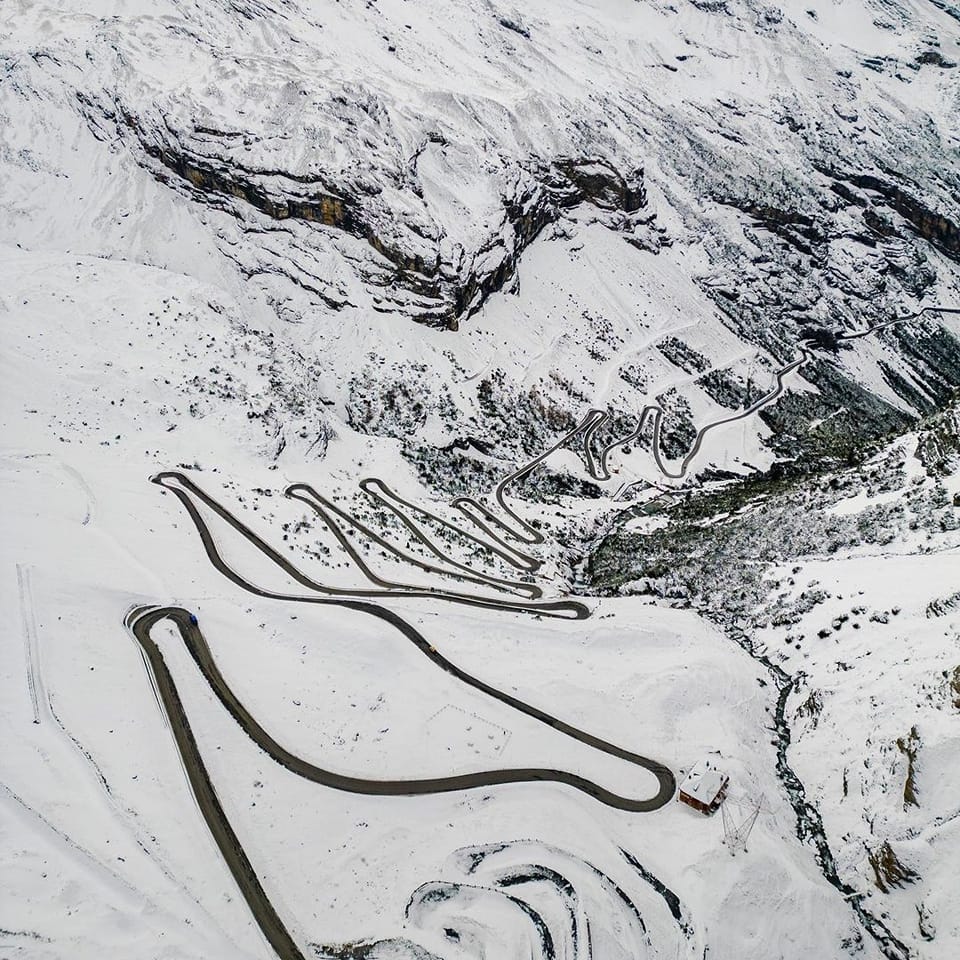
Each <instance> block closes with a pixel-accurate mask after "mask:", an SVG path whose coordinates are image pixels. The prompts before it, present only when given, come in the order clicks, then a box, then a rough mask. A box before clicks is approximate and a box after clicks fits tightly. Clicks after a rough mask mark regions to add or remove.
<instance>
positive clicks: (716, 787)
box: [677, 758, 730, 816]
mask: <svg viewBox="0 0 960 960" xmlns="http://www.w3.org/2000/svg"><path fill="white" fill-rule="evenodd" d="M729 783H730V778H729V777H728V776H727V775H726V774H725V773H724V772H723V771H722V770H721V769H720V768H719V767H718V766H717V765H716V763H714V761H713V760H710V759H709V758H707V759H704V760H700V761H698V762H697V763H696V764H694V766H693V769H692V770H691V771H690V772H689V773H688V774H687V775H686V776H685V777H684V778H683V781H682V783H681V784H680V792H679V793H678V794H677V800H679V801H680V803H685V804H687V806H690V807H693V809H694V810H699V811H700V813H703V814H705V815H707V816H709V815H710V814H711V813H715V812H716V811H717V808H718V807H719V806H720V804H721V803H723V800H724V797H726V795H727V786H728V785H729Z"/></svg>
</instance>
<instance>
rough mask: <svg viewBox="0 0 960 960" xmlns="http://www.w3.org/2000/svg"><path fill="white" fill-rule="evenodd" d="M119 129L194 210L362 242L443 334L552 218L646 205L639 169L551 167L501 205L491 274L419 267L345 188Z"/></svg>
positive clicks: (435, 260) (497, 284)
mask: <svg viewBox="0 0 960 960" xmlns="http://www.w3.org/2000/svg"><path fill="white" fill-rule="evenodd" d="M124 120H125V122H126V123H127V125H128V126H129V127H130V128H131V129H132V130H133V131H134V132H135V133H136V135H137V136H138V138H139V140H140V143H141V145H142V148H143V151H144V153H145V154H146V156H147V157H150V158H153V159H154V160H158V161H159V162H160V164H162V165H163V168H165V169H166V170H169V171H172V172H173V173H174V174H175V175H176V176H177V177H178V178H180V179H181V180H184V181H186V182H187V183H189V184H190V185H191V187H192V188H193V193H194V196H195V198H196V199H198V200H200V201H202V202H205V203H209V204H213V205H220V204H222V203H223V200H224V199H227V200H232V201H238V202H240V203H241V204H247V205H249V206H251V207H254V208H256V209H257V210H259V211H260V212H261V213H264V214H266V215H267V216H268V217H270V218H271V219H273V220H287V219H292V220H301V221H304V222H306V223H308V224H311V225H314V224H315V225H317V226H320V227H329V228H333V229H335V230H342V231H343V232H345V233H347V234H350V235H352V236H353V237H356V238H358V239H361V240H366V241H367V243H369V244H370V246H371V247H373V249H374V250H376V251H377V253H378V254H380V255H381V256H382V257H383V258H384V259H385V260H387V261H389V262H390V264H391V265H392V267H393V268H394V270H395V275H394V278H393V281H392V285H396V286H397V287H400V288H406V289H407V290H408V291H410V292H412V293H414V294H415V295H417V296H419V297H422V298H424V299H425V300H426V301H428V302H429V309H428V310H425V311H423V312H422V313H420V314H419V315H417V314H414V317H413V319H415V320H420V321H422V322H425V323H429V324H432V325H435V326H445V327H447V328H449V329H452V330H456V329H457V328H458V326H459V324H460V321H461V320H462V319H464V318H466V317H469V316H470V315H471V314H473V313H475V312H476V311H477V310H479V309H480V307H481V306H482V305H483V303H484V301H485V300H486V298H487V297H489V296H490V295H491V294H492V293H496V292H497V291H499V290H501V289H502V288H503V287H504V285H505V284H506V283H507V282H508V281H509V280H510V279H511V278H512V277H513V275H514V273H515V270H516V265H517V260H518V258H519V257H520V255H521V254H522V253H523V251H524V249H525V248H526V247H527V245H528V244H530V243H531V242H532V241H533V240H534V239H536V237H537V236H538V235H539V234H540V232H541V230H543V228H544V227H545V226H546V225H547V224H549V223H552V222H554V221H555V220H556V219H557V217H558V216H559V214H560V211H561V210H562V209H565V208H570V207H575V206H578V205H579V204H582V203H589V204H593V205H594V206H596V207H597V208H599V209H600V210H607V211H620V212H623V213H635V212H636V211H637V210H639V209H641V208H642V207H643V206H644V205H645V203H646V191H645V190H644V187H643V170H642V169H640V170H636V171H634V172H632V173H631V174H630V175H629V176H624V175H623V174H621V173H620V172H619V171H618V170H617V169H616V168H615V167H614V166H613V165H612V164H611V163H609V162H608V161H605V160H601V159H570V158H563V159H560V160H558V161H556V162H555V163H553V164H550V165H549V166H547V167H544V168H542V169H537V170H535V171H534V173H533V180H532V182H531V183H530V184H529V185H528V186H527V187H526V189H525V190H524V191H523V192H522V193H520V194H518V195H516V196H513V197H504V198H503V207H502V219H501V222H500V224H499V227H498V229H497V231H496V232H495V233H493V234H492V235H491V236H490V237H489V238H488V239H487V243H488V244H489V246H490V248H491V249H495V248H496V247H498V246H499V248H500V250H499V259H494V262H493V264H492V265H490V264H489V263H485V264H484V265H482V266H481V265H479V264H476V263H475V262H474V263H472V264H467V265H465V264H464V263H463V260H462V257H461V258H459V259H458V261H456V262H454V261H452V260H446V261H445V260H443V259H442V254H441V253H440V251H439V249H437V251H436V253H435V254H434V256H433V257H425V256H423V255H421V254H418V253H412V252H408V251H406V250H404V249H403V248H402V247H400V246H398V245H395V244H392V243H391V242H390V241H388V240H386V239H384V237H383V236H381V235H380V234H379V233H378V217H377V212H376V211H375V210H371V209H369V205H368V204H365V203H364V197H363V196H362V195H357V194H353V195H351V194H350V193H349V190H350V189H351V187H349V186H347V187H346V188H344V189H342V190H331V189H330V188H328V187H326V186H325V185H324V184H322V183H321V182H320V181H319V179H314V178H307V177H298V176H296V175H294V174H291V173H286V172H281V171H254V170H248V169H244V168H242V167H237V166H230V165H229V161H226V160H224V161H223V162H222V165H219V166H215V165H214V164H216V158H211V157H204V158H200V157H195V156H192V155H191V154H190V153H188V152H187V151H185V150H184V149H183V148H182V147H179V146H178V145H175V144H166V145H163V146H161V145H158V144H157V143H156V142H153V141H151V140H150V139H149V138H148V137H147V136H145V135H144V133H143V131H142V130H141V129H140V128H139V125H138V124H137V122H136V121H135V120H134V119H133V118H132V117H129V116H126V117H124ZM152 172H153V173H154V175H155V176H156V177H157V178H158V179H162V180H163V179H167V178H165V176H164V173H163V171H162V170H160V169H158V168H156V167H154V168H152ZM267 179H269V180H270V181H271V182H270V185H269V186H268V185H267V183H266V182H265V181H266V180H267Z"/></svg>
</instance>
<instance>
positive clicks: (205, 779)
mask: <svg viewBox="0 0 960 960" xmlns="http://www.w3.org/2000/svg"><path fill="white" fill-rule="evenodd" d="M320 602H326V603H333V604H336V605H338V606H344V607H347V608H349V609H354V610H359V611H362V612H365V613H370V614H372V615H373V616H377V617H379V618H380V619H383V620H386V621H387V622H390V623H392V624H393V625H394V626H397V627H398V629H400V630H401V631H402V632H403V633H404V634H405V635H407V636H408V638H410V639H413V641H414V643H415V644H416V645H417V646H418V647H419V648H420V649H421V650H423V651H424V652H425V653H427V655H428V656H430V657H431V659H432V660H434V662H435V663H437V664H438V666H441V667H442V668H443V669H445V670H447V672H449V673H452V674H453V675H454V676H456V677H458V678H459V679H461V680H464V682H468V683H469V685H471V686H474V687H475V688H477V689H479V690H482V691H484V692H486V693H489V694H490V695H491V696H493V697H495V698H496V699H498V700H500V701H501V702H503V703H505V704H508V705H509V706H512V707H515V708H517V709H520V710H521V711H522V712H524V713H526V714H527V715H529V716H532V717H534V718H535V719H538V720H540V721H541V722H543V723H545V724H547V725H548V726H551V727H553V728H554V729H555V730H557V731H559V732H560V733H564V734H566V735H567V736H570V737H572V738H573V739H576V740H579V741H581V742H582V743H585V744H587V745H588V746H591V747H594V748H596V749H598V750H601V751H602V752H604V753H608V754H610V755H612V756H615V757H618V758H620V759H623V760H625V761H627V762H628V763H633V764H635V765H637V766H641V767H643V768H644V769H647V770H650V771H651V772H652V773H653V774H654V775H655V776H656V777H657V780H658V784H659V789H658V791H657V793H656V795H655V796H653V797H651V798H648V799H642V800H637V799H631V798H627V797H622V796H619V795H618V794H614V793H612V792H611V791H609V790H606V789H605V788H604V787H601V786H600V785H599V784H596V783H594V782H593V781H590V780H587V779H586V778H584V777H580V776H577V775H576V774H571V773H567V772H565V771H562V770H552V769H540V768H517V769H504V770H492V771H484V772H479V773H473V774H463V775H461V776H452V777H440V778H432V779H423V780H366V779H361V778H358V777H349V776H344V775H343V774H337V773H334V772H332V771H328V770H324V769H322V768H320V767H317V766H315V765H314V764H311V763H309V762H307V761H306V760H304V759H303V758H301V757H298V756H297V755H295V754H293V753H291V752H290V751H289V750H287V749H286V748H285V747H283V746H282V745H281V744H279V743H278V742H277V741H276V740H275V739H274V738H273V737H271V736H270V734H268V733H267V732H266V731H265V730H264V729H263V727H262V726H261V725H260V724H259V723H257V721H256V720H255V719H254V718H253V716H252V715H251V714H250V712H249V711H248V710H247V709H246V707H244V705H243V704H242V703H241V701H240V700H239V699H238V698H237V696H236V695H235V694H234V693H233V691H232V689H231V688H230V686H229V685H228V684H227V682H226V680H225V679H224V677H223V675H222V674H221V673H220V670H219V668H218V667H217V664H216V662H215V660H214V658H213V655H212V653H211V652H210V648H209V646H208V645H207V642H206V640H205V639H204V636H203V634H202V633H201V631H200V628H199V626H198V625H197V624H195V623H194V622H193V620H192V618H191V615H190V613H189V611H187V610H184V609H183V608H181V607H136V608H134V609H133V610H131V611H130V612H129V613H128V614H127V617H126V618H125V620H124V625H125V626H126V627H127V629H128V630H129V631H130V633H131V634H132V636H133V637H134V638H135V639H136V641H137V643H138V644H139V646H140V651H141V653H142V655H143V658H144V662H145V664H146V666H147V670H148V672H149V674H150V678H151V682H152V684H153V689H154V691H155V693H156V695H157V700H158V702H159V704H160V706H161V708H162V710H163V713H164V715H165V717H166V719H167V722H168V724H169V726H170V729H171V731H172V733H173V737H174V741H175V743H176V746H177V750H178V752H179V754H180V758H181V761H182V763H183V767H184V770H185V771H186V774H187V779H188V781H189V783H190V787H191V790H192V792H193V795H194V797H195V798H196V801H197V805H198V807H199V808H200V812H201V814H202V816H203V818H204V821H205V822H206V824H207V828H208V829H209V830H210V834H211V836H212V837H213V839H214V842H215V843H216V844H217V847H218V849H219V850H220V854H221V856H222V857H223V859H224V861H225V863H226V864H227V867H228V868H229V870H230V872H231V874H232V875H233V878H234V881H235V882H236V884H237V886H238V888H239V889H240V892H241V894H242V895H243V898H244V900H245V901H246V902H247V905H248V906H249V908H250V911H251V913H252V915H253V917H254V919H255V920H256V922H257V924H258V925H259V927H260V929H261V931H262V932H263V934H264V936H265V937H266V939H267V942H268V943H269V944H270V946H271V947H272V948H273V950H274V952H275V953H276V954H277V956H278V957H279V958H280V960H306V958H305V957H304V954H303V953H302V951H301V950H300V948H299V947H298V946H297V944H296V941H295V940H294V939H293V937H292V936H291V934H290V931H289V930H288V929H287V927H286V925H285V924H284V922H283V920H282V919H281V918H280V916H279V914H277V912H276V909H275V908H274V906H273V904H272V903H271V901H270V898H269V896H268V895H267V893H266V891H265V890H264V888H263V885H262V883H261V882H260V879H259V877H258V876H257V873H256V871H255V870H254V868H253V865H252V864H251V863H250V860H249V858H248V857H247V854H246V852H245V850H244V848H243V845H242V843H241V842H240V839H239V838H238V837H237V834H236V832H235V831H234V829H233V827H232V826H231V824H230V821H229V819H228V818H227V815H226V813H225V811H224V809H223V805H222V804H221V802H220V799H219V797H218V796H217V791H216V788H215V787H214V785H213V782H212V780H211V778H210V774H209V773H208V771H207V768H206V766H205V765H204V762H203V757H202V756H201V754H200V750H199V747H198V746H197V742H196V738H195V737H194V735H193V731H192V729H191V727H190V721H189V718H188V717H187V713H186V711H185V709H184V706H183V701H182V700H181V698H180V694H179V691H178V690H177V685H176V682H175V681H174V679H173V675H172V674H171V673H170V670H169V668H168V667H167V664H166V661H165V659H164V657H163V654H162V653H161V651H160V648H159V647H158V646H157V644H156V642H155V641H154V640H153V639H152V637H151V636H150V631H151V629H152V628H153V627H154V626H155V625H156V624H157V623H158V622H160V621H161V620H170V621H171V622H172V623H173V624H174V625H175V626H176V628H177V630H178V631H179V633H180V637H181V639H182V640H183V643H184V645H185V646H186V648H187V650H188V651H189V653H190V655H191V657H192V658H193V660H194V663H196V665H197V667H198V669H199V670H200V673H201V674H202V676H203V677H204V679H205V680H206V682H207V683H208V685H209V686H210V688H211V690H212V691H213V692H214V694H215V696H216V697H217V699H218V700H219V701H220V703H221V704H222V705H223V707H224V708H225V709H226V710H227V711H228V712H229V713H230V715H231V716H232V717H233V718H234V720H235V721H236V722H237V723H238V724H239V726H240V727H241V729H242V730H243V731H244V732H245V733H246V734H247V736H249V737H250V739H251V740H253V742H254V743H256V744H257V746H258V747H260V749H261V750H263V751H264V752H265V753H266V754H267V755H268V756H270V758H271V759H272V760H274V761H275V762H277V763H278V764H280V765H281V766H283V767H285V768H286V769H287V770H289V771H291V772H292V773H295V774H297V775H298V776H301V777H303V778H304V779H307V780H310V781H312V782H314V783H318V784H321V785H323V786H326V787H331V788H333V789H336V790H343V791H346V792H350V793H357V794H364V795H368V796H397V797H401V796H402V797H410V796H422V795H427V794H436V793H445V792H451V791H461V790H472V789H479V788H485V787H489V786H495V785H502V784H509V783H536V782H544V781H547V782H554V783H561V784H564V785H566V786H570V787H572V788H574V789H576V790H579V791H581V792H582V793H585V794H586V795H588V796H590V797H592V798H594V799H596V800H597V801H599V802H600V803H603V804H605V805H607V806H610V807H614V808H616V809H618V810H626V811H629V812H648V811H652V810H657V809H659V808H660V807H662V806H664V805H665V804H666V803H668V802H669V801H670V799H671V798H672V797H673V794H674V791H675V789H676V781H675V779H674V776H673V773H672V772H671V771H670V770H669V769H668V768H667V767H665V766H663V764H660V763H657V762H656V761H652V760H648V759H646V758H645V757H642V756H640V755H639V754H635V753H632V752H631V751H628V750H624V749H623V748H621V747H618V746H616V745H615V744H612V743H609V742H607V741H605V740H602V739H600V738H599V737H595V736H593V735H592V734H589V733H586V732H585V731H582V730H579V729H578V728H576V727H573V726H571V725H570V724H567V723H565V722H564V721H562V720H559V719H557V718H556V717H552V716H550V715H549V714H547V713H546V712H544V711H541V710H539V709H538V708H537V707H532V706H530V705H528V704H524V703H522V701H519V700H517V699H516V698H515V697H512V696H510V695H509V694H505V693H503V692H501V691H499V690H496V689H495V688H493V687H491V686H490V685H488V684H485V683H483V682H482V681H480V680H477V679H476V678H472V677H469V675H468V674H466V673H465V672H464V671H462V670H459V668H456V667H454V666H453V665H452V664H450V663H449V661H446V660H445V659H444V658H443V657H441V656H440V655H439V654H437V653H436V651H435V650H433V648H432V647H431V646H430V645H429V644H427V642H426V640H425V639H424V638H423V637H422V635H421V634H420V633H419V632H418V631H417V630H416V629H415V628H414V627H412V626H411V625H410V624H408V623H406V622H405V621H403V620H401V619H400V618H399V617H397V616H396V615H395V614H393V613H391V612H390V611H387V610H385V609H383V608H381V607H379V606H377V605H375V604H371V603H366V602H362V601H339V600H324V599H321V601H320ZM431 654H432V655H431ZM471 681H472V682H471Z"/></svg>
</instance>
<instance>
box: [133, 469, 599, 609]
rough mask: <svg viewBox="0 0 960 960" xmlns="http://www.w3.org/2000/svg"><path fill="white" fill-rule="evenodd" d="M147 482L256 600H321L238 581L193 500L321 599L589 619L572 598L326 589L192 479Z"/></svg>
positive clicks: (169, 474) (175, 476) (167, 474)
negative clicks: (401, 601)
mask: <svg viewBox="0 0 960 960" xmlns="http://www.w3.org/2000/svg"><path fill="white" fill-rule="evenodd" d="M152 481H153V483H156V484H157V485H158V486H161V487H163V488H164V489H165V490H169V491H170V492H171V493H173V494H174V495H175V496H176V497H177V498H178V499H179V500H180V502H181V503H182V504H183V505H184V507H185V508H186V510H187V513H188V514H189V516H190V519H191V520H192V521H193V523H194V526H195V527H196V528H197V531H198V533H199V534H200V539H201V541H202V543H203V546H204V549H205V550H206V553H207V557H208V558H209V559H210V562H211V563H212V564H213V565H214V566H215V567H216V568H217V569H218V570H219V571H220V572H221V573H223V574H224V576H226V577H228V578H229V579H231V580H233V582H234V583H236V584H238V585H239V586H242V587H243V588H244V589H245V590H250V591H251V592H253V593H259V594H260V596H265V597H271V598H272V599H275V600H298V601H302V602H307V603H318V602H321V601H320V598H318V597H314V596H290V595H286V594H280V593H276V592H272V591H264V590H261V589H260V588H259V587H256V586H255V585H254V584H252V583H250V582H249V581H247V580H245V579H244V578H243V577H241V576H240V575H239V574H238V573H237V572H236V571H234V570H233V569H232V568H231V567H230V566H229V565H228V564H227V562H226V561H225V560H224V559H223V557H222V556H221V555H220V552H219V551H218V549H217V545H216V542H215V540H214V538H213V535H212V534H211V532H210V530H209V528H208V527H207V525H206V523H205V522H204V520H203V517H202V516H201V515H200V511H199V510H198V509H197V506H196V504H195V503H194V502H193V498H196V499H197V500H198V501H200V502H201V503H203V504H204V505H205V506H207V507H208V508H209V509H210V510H212V511H213V512H214V513H216V514H217V516H219V517H220V518H221V519H222V520H224V521H225V522H226V523H227V524H229V525H230V526H231V527H233V529H234V530H236V531H237V533H239V534H240V535H241V536H243V537H244V538H246V539H247V540H248V541H249V542H250V543H251V544H252V545H253V546H254V547H256V548H257V549H258V550H259V551H260V552H261V553H262V554H264V556H266V557H268V558H269V559H270V560H272V561H273V562H274V563H275V564H276V565H277V566H278V567H280V568H281V569H282V570H283V571H284V573H286V574H287V575H288V576H289V577H291V578H292V579H293V580H295V581H296V582H297V583H299V584H301V585H302V586H304V587H306V588H307V589H308V590H311V591H313V592H314V593H318V594H322V595H324V596H325V597H329V598H335V597H337V598H339V597H342V598H347V597H371V598H381V599H382V598H386V597H402V598H404V597H405V598H411V599H434V600H448V601H450V602H453V603H460V604H464V605H466V606H471V607H484V608H487V609H495V610H509V611H516V612H522V613H533V614H539V615H541V616H546V617H560V618H563V619H567V620H584V619H586V618H587V617H589V616H590V609H589V607H587V606H586V604H583V603H580V602H579V601H576V600H528V601H524V600H521V599H517V600H505V599H501V598H496V597H481V596H476V595H472V594H464V593H456V592H453V591H449V590H441V589H439V588H436V587H413V586H408V585H406V584H397V585H396V586H395V587H392V586H391V587H385V586H379V589H376V590H361V589H353V588H351V589H345V588H340V587H331V586H327V585H326V584H322V583H320V582H318V581H316V580H314V579H312V578H311V577H308V576H307V575H306V574H305V573H303V572H302V571H301V570H299V569H298V568H297V567H295V566H294V565H293V564H292V563H290V561H289V560H288V559H287V558H286V557H284V556H283V555H282V554H280V553H278V552H277V551H276V550H275V549H274V548H273V547H271V546H270V545H269V544H268V543H267V542H266V541H265V540H263V539H262V538H261V537H260V536H258V535H257V534H256V533H254V532H253V531H252V530H251V529H250V528H249V527H248V526H246V524H244V523H243V522H242V521H240V520H239V519H237V517H235V516H234V515H233V514H232V513H231V512H230V511H229V510H228V509H227V508H226V507H224V506H223V505H222V504H221V503H219V502H218V501H217V500H216V499H214V498H213V497H212V496H210V494H209V493H207V492H206V491H205V490H203V489H202V488H201V487H200V486H198V485H197V484H196V483H194V482H193V480H191V479H190V477H188V476H187V475H186V474H184V473H181V472H180V471H177V470H166V471H164V472H162V473H158V474H157V475H156V476H154V477H153V478H152ZM304 486H305V485H304ZM307 489H309V488H307ZM300 494H301V491H300V490H298V489H297V488H296V486H295V487H294V488H292V493H291V496H292V497H293V498H294V499H300V500H303V501H304V502H305V503H307V504H308V505H310V506H311V507H313V508H314V509H316V501H314V500H312V499H307V498H305V497H304V496H301V495H300ZM318 512H320V511H318ZM321 516H322V517H323V519H324V520H325V522H327V523H328V525H329V526H330V528H331V530H332V531H333V532H334V534H335V535H337V537H338V540H340V542H341V544H344V543H345V538H342V535H341V534H340V532H339V528H337V527H336V525H335V524H333V523H332V522H331V521H330V520H329V519H328V516H329V515H324V514H323V513H322V512H321ZM347 543H348V541H347ZM348 553H349V554H350V556H351V559H353V560H354V561H355V562H358V563H359V565H360V568H361V570H362V572H363V573H364V574H365V575H366V576H367V577H368V578H369V579H371V580H372V581H373V582H374V583H377V584H378V585H381V584H384V583H387V582H388V581H385V580H382V579H381V578H378V577H375V576H373V575H372V572H371V571H369V569H368V568H367V567H366V565H365V564H364V563H363V562H362V560H360V559H359V557H358V555H357V554H356V551H354V550H353V549H352V547H351V548H350V549H349V550H348Z"/></svg>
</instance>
